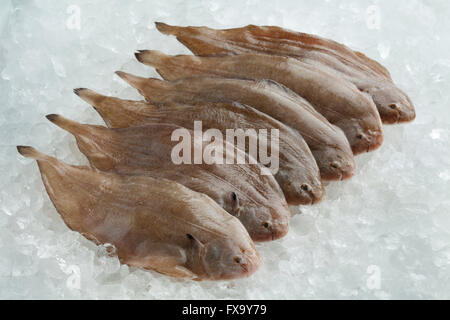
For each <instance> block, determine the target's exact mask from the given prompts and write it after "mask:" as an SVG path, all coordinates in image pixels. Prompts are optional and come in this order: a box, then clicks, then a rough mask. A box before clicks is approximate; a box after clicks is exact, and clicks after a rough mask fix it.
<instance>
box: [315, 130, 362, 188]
mask: <svg viewBox="0 0 450 320" xmlns="http://www.w3.org/2000/svg"><path fill="white" fill-rule="evenodd" d="M336 135H340V136H341V137H340V138H341V141H345V143H340V144H339V145H337V144H332V143H330V144H328V145H323V146H320V147H319V148H315V149H313V150H311V151H312V153H313V155H314V158H315V159H316V161H317V164H318V166H319V170H320V176H321V178H322V180H325V181H335V180H345V179H348V178H350V177H352V176H353V175H354V174H355V169H356V164H355V158H354V156H353V152H352V150H351V148H350V145H349V143H348V141H347V139H346V138H345V135H344V133H343V132H342V130H340V129H338V130H337V133H336ZM342 139H345V140H342Z"/></svg>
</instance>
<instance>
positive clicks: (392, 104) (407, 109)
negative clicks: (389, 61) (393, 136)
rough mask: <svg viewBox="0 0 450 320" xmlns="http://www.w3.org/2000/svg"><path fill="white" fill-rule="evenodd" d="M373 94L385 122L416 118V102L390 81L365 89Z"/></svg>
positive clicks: (390, 122)
mask: <svg viewBox="0 0 450 320" xmlns="http://www.w3.org/2000/svg"><path fill="white" fill-rule="evenodd" d="M365 91H366V92H367V93H369V94H370V95H371V96H372V99H373V101H374V102H375V105H376V106H377V108H378V112H379V113H380V116H381V120H382V121H383V123H387V124H394V123H401V122H409V121H413V120H414V119H415V118H416V111H415V109H414V104H413V103H412V101H411V99H410V98H409V97H408V95H407V94H406V93H404V92H403V91H402V90H401V89H399V88H398V87H397V86H396V85H394V84H393V83H390V82H385V83H384V84H381V85H377V86H371V87H369V88H367V89H365Z"/></svg>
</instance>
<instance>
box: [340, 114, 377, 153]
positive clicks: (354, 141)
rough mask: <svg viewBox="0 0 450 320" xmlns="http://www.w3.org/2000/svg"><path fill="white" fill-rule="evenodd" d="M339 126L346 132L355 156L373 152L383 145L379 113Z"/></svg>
mask: <svg viewBox="0 0 450 320" xmlns="http://www.w3.org/2000/svg"><path fill="white" fill-rule="evenodd" d="M338 125H339V127H340V128H341V129H343V130H344V131H345V134H346V137H347V140H348V142H349V143H350V146H351V149H352V152H353V154H354V155H358V154H361V153H364V152H369V151H373V150H375V149H377V148H378V147H380V146H381V144H382V143H383V126H382V123H381V119H380V117H379V116H378V113H377V114H370V115H364V116H361V117H359V118H358V119H353V120H352V121H345V123H343V124H338Z"/></svg>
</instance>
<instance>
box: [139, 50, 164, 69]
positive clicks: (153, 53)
mask: <svg viewBox="0 0 450 320" xmlns="http://www.w3.org/2000/svg"><path fill="white" fill-rule="evenodd" d="M134 55H135V57H136V59H137V60H138V61H139V62H141V63H143V64H146V65H148V66H151V67H155V68H157V67H159V66H160V65H162V64H164V63H165V61H166V60H167V58H169V56H168V55H167V54H164V53H162V52H161V51H158V50H138V51H137V52H136V53H135V54H134Z"/></svg>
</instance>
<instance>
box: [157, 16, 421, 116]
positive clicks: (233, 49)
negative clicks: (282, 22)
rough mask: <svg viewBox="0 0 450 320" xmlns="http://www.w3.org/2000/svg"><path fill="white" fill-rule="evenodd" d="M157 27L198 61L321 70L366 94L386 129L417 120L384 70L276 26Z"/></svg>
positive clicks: (336, 47)
mask: <svg viewBox="0 0 450 320" xmlns="http://www.w3.org/2000/svg"><path fill="white" fill-rule="evenodd" d="M156 26H157V28H158V30H160V31H161V32H162V33H164V34H170V35H175V36H176V37H177V39H178V40H179V41H180V42H181V43H183V44H184V45H185V46H186V47H188V48H189V49H190V50H191V51H192V52H193V53H194V54H197V55H213V54H230V53H231V54H245V53H264V54H272V55H281V56H290V57H294V58H297V59H299V60H301V61H304V62H308V63H311V64H313V65H317V66H321V67H325V68H326V69H327V70H328V71H331V72H335V73H336V74H337V75H339V76H341V77H343V78H345V79H347V80H349V81H351V82H353V83H354V84H355V85H356V86H357V87H358V89H360V90H361V91H363V92H366V93H368V94H369V95H370V96H371V97H372V98H373V100H374V102H375V104H376V106H377V109H378V111H379V113H380V116H381V119H382V121H383V122H384V123H397V122H407V121H412V120H413V119H414V118H415V110H414V105H413V103H412V102H411V100H410V99H409V97H408V96H407V95H406V94H405V93H404V92H403V91H402V90H400V89H399V88H398V87H397V86H396V85H395V84H394V82H393V81H392V78H391V76H390V74H389V72H388V70H387V69H386V68H385V67H383V66H382V65H381V64H379V63H378V62H376V61H375V60H372V59H370V58H368V57H367V56H365V55H364V54H362V53H361V52H357V51H353V50H351V49H350V48H348V47H346V46H345V45H343V44H340V43H338V42H335V41H332V40H329V39H325V38H321V37H318V36H315V35H311V34H306V33H301V32H295V31H291V30H287V29H283V28H280V27H275V26H255V25H248V26H246V27H242V28H233V29H226V30H215V29H210V28H207V27H176V26H169V25H167V24H164V23H156Z"/></svg>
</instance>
